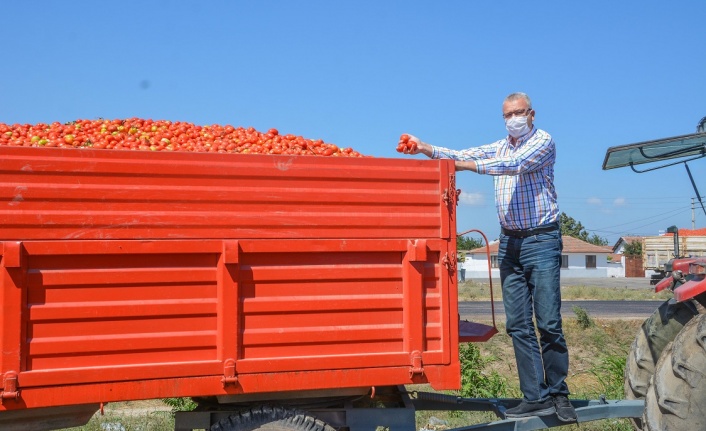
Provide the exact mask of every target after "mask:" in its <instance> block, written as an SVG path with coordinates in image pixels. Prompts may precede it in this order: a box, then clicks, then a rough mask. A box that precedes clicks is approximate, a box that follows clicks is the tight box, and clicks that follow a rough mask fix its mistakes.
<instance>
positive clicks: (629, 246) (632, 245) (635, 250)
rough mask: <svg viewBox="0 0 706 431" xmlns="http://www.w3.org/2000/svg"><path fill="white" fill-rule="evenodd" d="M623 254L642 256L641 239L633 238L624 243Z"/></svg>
mask: <svg viewBox="0 0 706 431" xmlns="http://www.w3.org/2000/svg"><path fill="white" fill-rule="evenodd" d="M623 255H625V256H631V257H633V256H634V257H642V241H640V240H635V241H630V242H628V243H626V244H625V249H623Z"/></svg>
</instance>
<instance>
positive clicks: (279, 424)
mask: <svg viewBox="0 0 706 431" xmlns="http://www.w3.org/2000/svg"><path fill="white" fill-rule="evenodd" d="M254 430H259V431H335V429H334V428H333V427H331V426H330V425H328V424H326V423H325V422H323V421H321V420H319V419H316V418H314V417H313V416H311V415H309V414H308V413H306V412H303V411H301V410H294V409H289V408H286V407H279V406H260V407H257V408H252V409H249V410H244V411H242V412H239V413H236V414H232V415H230V416H228V417H227V418H225V419H222V420H220V421H219V422H217V423H215V424H213V425H212V426H211V429H210V431H254Z"/></svg>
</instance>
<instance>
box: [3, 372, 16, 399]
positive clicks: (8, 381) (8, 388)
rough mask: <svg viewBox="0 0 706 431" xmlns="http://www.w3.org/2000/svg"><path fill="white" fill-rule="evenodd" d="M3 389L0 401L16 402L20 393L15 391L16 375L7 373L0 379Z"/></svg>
mask: <svg viewBox="0 0 706 431" xmlns="http://www.w3.org/2000/svg"><path fill="white" fill-rule="evenodd" d="M2 384H3V389H2V395H0V400H2V401H4V400H18V399H19V398H20V391H18V390H17V373H15V372H14V371H8V372H7V373H5V376H4V377H3V379H2Z"/></svg>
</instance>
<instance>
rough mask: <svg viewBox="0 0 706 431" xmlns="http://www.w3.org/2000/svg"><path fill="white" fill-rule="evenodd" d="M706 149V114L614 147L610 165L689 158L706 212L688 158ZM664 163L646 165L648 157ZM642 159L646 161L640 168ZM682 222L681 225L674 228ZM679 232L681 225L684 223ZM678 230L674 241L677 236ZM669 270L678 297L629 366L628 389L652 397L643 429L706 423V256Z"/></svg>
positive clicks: (640, 338) (641, 339)
mask: <svg viewBox="0 0 706 431" xmlns="http://www.w3.org/2000/svg"><path fill="white" fill-rule="evenodd" d="M704 156H706V117H704V118H702V119H701V121H699V124H698V126H697V130H696V133H693V134H689V135H682V136H675V137H671V138H665V139H658V140H654V141H646V142H639V143H635V144H630V145H623V146H618V147H611V148H609V149H608V151H607V153H606V157H605V160H604V162H603V169H604V170H607V169H614V168H619V167H628V166H629V167H630V168H631V169H632V170H633V171H635V172H637V173H643V172H648V171H652V170H655V169H660V168H663V167H667V166H673V165H677V164H680V163H683V164H684V166H685V167H686V170H687V173H688V175H689V179H690V180H691V183H692V186H693V188H694V191H695V192H696V196H697V198H698V201H699V203H700V204H701V208H702V209H703V210H704V213H705V214H706V208H704V203H703V200H702V199H701V196H700V195H699V192H698V189H697V187H696V183H695V182H694V178H693V176H692V175H691V170H690V169H689V166H688V164H687V162H689V161H692V160H696V159H700V158H702V157H704ZM655 162H656V163H660V162H665V163H660V164H659V165H658V166H652V167H650V168H643V167H642V166H641V165H646V164H649V163H655ZM637 166H640V168H637ZM673 230H676V229H673ZM677 232H678V231H677ZM677 232H673V233H674V235H675V242H676V241H677V238H678V237H677V236H676V235H677ZM665 273H666V274H667V276H666V277H665V278H664V279H662V280H661V281H660V282H659V283H658V284H657V285H656V287H655V290H656V291H657V292H659V291H662V290H665V289H669V290H671V291H672V292H674V297H673V298H671V299H669V300H668V301H666V302H664V303H663V304H662V305H661V306H660V307H659V308H658V309H657V310H656V311H655V312H654V313H653V314H652V316H650V317H649V318H648V319H647V320H645V322H644V323H643V324H642V327H641V328H640V330H639V331H638V333H637V336H636V338H635V341H634V342H633V344H632V348H631V349H630V353H629V355H628V359H627V364H626V367H625V396H626V398H628V399H645V410H644V413H643V416H642V418H641V419H634V420H633V425H634V427H635V429H636V430H649V431H672V430H703V429H706V309H705V308H704V305H706V257H680V256H679V253H678V249H675V258H674V259H672V260H670V261H669V262H668V263H667V264H666V265H665Z"/></svg>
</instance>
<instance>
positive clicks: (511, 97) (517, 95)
mask: <svg viewBox="0 0 706 431" xmlns="http://www.w3.org/2000/svg"><path fill="white" fill-rule="evenodd" d="M517 99H525V102H527V106H528V107H529V109H532V100H530V97H529V96H528V95H527V94H525V93H521V92H517V93H512V94H511V95H509V96H507V97H506V98H505V102H514V101H515V100H517Z"/></svg>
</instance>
